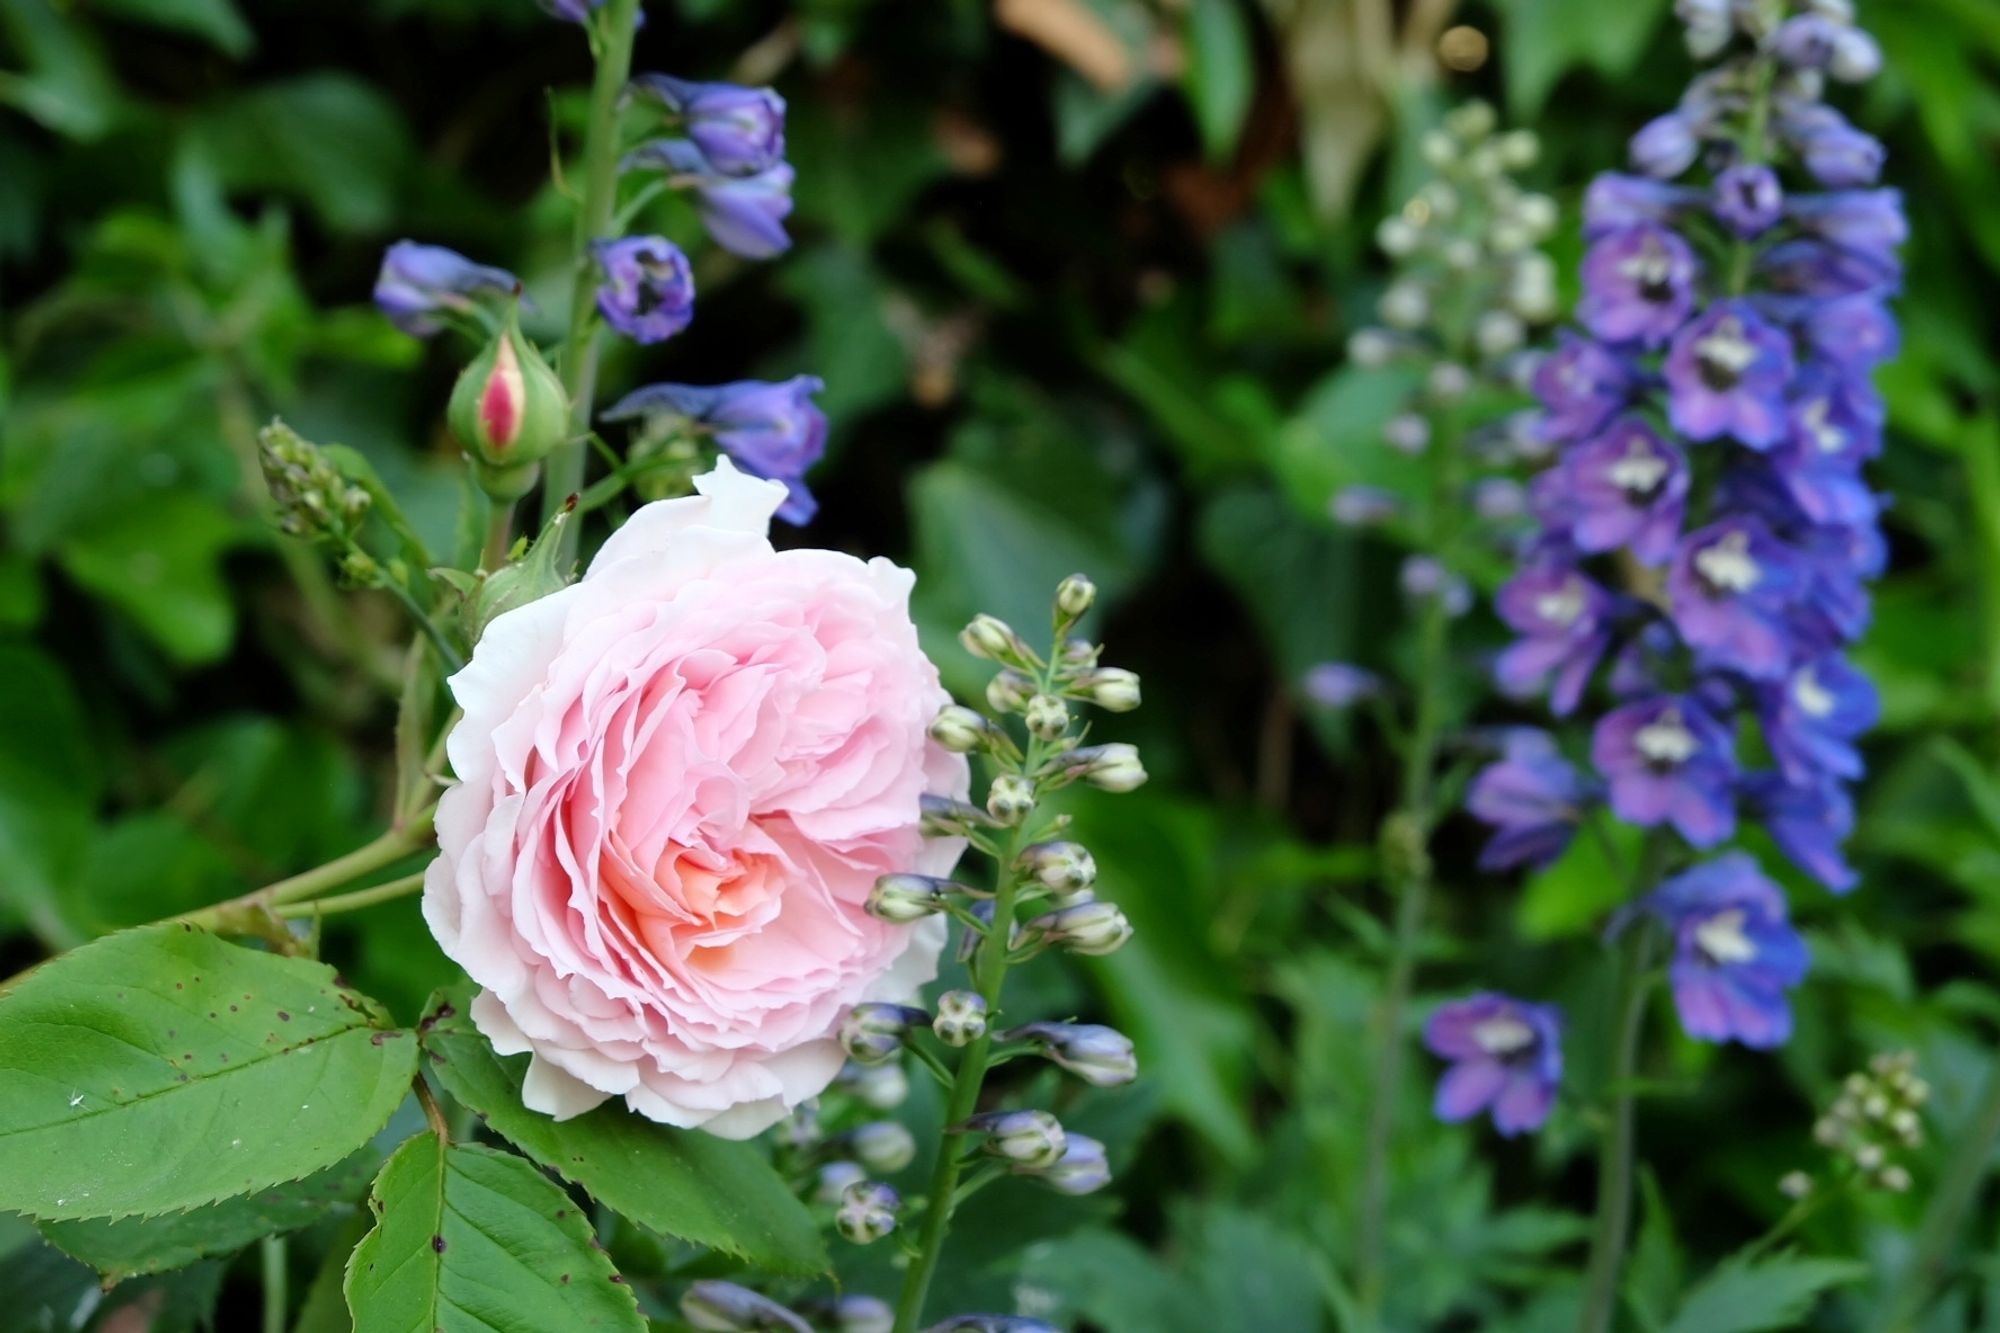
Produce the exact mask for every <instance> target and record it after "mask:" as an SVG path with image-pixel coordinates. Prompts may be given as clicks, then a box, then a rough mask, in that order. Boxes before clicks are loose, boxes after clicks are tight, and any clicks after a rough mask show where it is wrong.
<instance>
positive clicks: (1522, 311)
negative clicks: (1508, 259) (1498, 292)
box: [1507, 252, 1556, 324]
mask: <svg viewBox="0 0 2000 1333" xmlns="http://www.w3.org/2000/svg"><path fill="white" fill-rule="evenodd" d="M1507 304H1508V305H1509V306H1511V307H1512V308H1513V311H1514V313H1515V314H1517V315H1519V316H1520V317H1521V318H1522V319H1525V320H1527V321H1528V322H1529V323H1531V324H1541V323H1545V322H1547V321H1548V320H1551V319H1553V318H1555V315H1556V266H1555V261H1554V260H1552V259H1550V258H1549V257H1548V256H1547V255H1545V254H1541V253H1538V252H1531V253H1529V254H1525V255H1522V256H1521V257H1520V259H1519V261H1518V262H1516V263H1515V265H1514V271H1513V272H1512V273H1510V274H1508V275H1507Z"/></svg>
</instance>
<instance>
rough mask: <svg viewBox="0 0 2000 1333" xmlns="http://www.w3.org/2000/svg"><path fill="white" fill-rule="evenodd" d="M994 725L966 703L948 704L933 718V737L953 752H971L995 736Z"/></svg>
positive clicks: (931, 732) (931, 730) (931, 731)
mask: <svg viewBox="0 0 2000 1333" xmlns="http://www.w3.org/2000/svg"><path fill="white" fill-rule="evenodd" d="M993 733H994V726H993V724H992V723H991V722H989V721H987V720H986V718H984V717H982V716H980V714H978V713H976V712H974V711H973V710H972V709H970V708H967V707H966V706H965V705H964V704H947V705H945V706H944V707H943V708H940V709H939V710H938V715H937V716H936V717H935V718H933V719H931V727H930V734H931V739H932V740H934V741H936V742H937V743H938V744H939V745H941V746H943V747H944V748H945V749H947V750H949V751H951V752H952V753H953V754H970V753H972V752H973V751H974V750H977V749H978V748H979V747H981V746H982V745H985V744H987V742H988V741H990V740H991V739H992V737H993Z"/></svg>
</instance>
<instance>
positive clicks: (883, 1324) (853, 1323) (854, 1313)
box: [830, 1292, 896, 1333]
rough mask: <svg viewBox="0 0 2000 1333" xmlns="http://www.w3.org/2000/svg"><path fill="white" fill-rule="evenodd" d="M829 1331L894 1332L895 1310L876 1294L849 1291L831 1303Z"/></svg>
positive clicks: (844, 1332) (840, 1332) (834, 1332)
mask: <svg viewBox="0 0 2000 1333" xmlns="http://www.w3.org/2000/svg"><path fill="white" fill-rule="evenodd" d="M830 1318H831V1320H832V1324H831V1333H894V1330H895V1327H896V1312H895V1311H894V1310H893V1309H891V1308H890V1307H889V1303H888V1302H887V1301H885V1300H883V1299H881V1298H880V1297H878V1296H864V1295H859V1294H857V1293H852V1292H850V1293H849V1294H848V1295H845V1296H842V1297H841V1298H840V1299H839V1300H837V1301H835V1302H834V1303H833V1309H832V1310H831V1311H830Z"/></svg>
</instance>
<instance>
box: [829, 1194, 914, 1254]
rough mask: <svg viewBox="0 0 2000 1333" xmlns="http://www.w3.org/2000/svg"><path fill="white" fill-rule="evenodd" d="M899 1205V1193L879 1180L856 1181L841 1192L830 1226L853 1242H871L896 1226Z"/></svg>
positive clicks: (900, 1202) (900, 1201)
mask: <svg viewBox="0 0 2000 1333" xmlns="http://www.w3.org/2000/svg"><path fill="white" fill-rule="evenodd" d="M902 1205H903V1200H902V1196H900V1195H898V1194H897V1193H896V1191H894V1190H893V1189H890V1188H889V1187H888V1186H887V1185H884V1184H882V1183H881V1182H880V1181H872V1180H864V1181H859V1182H857V1183H855V1184H853V1185H849V1186H848V1187H847V1189H846V1190H845V1191H844V1192H843V1193H842V1194H841V1196H840V1207H839V1208H837V1209H835V1210H834V1214H833V1226H834V1230H836V1231H838V1232H839V1233H840V1234H841V1237H842V1239H844V1240H848V1241H851V1242H853V1243H854V1244H856V1245H868V1244H872V1243H873V1242H875V1241H878V1240H880V1239H882V1237H884V1236H886V1235H888V1234H889V1233H890V1232H892V1231H894V1230H895V1229H896V1214H897V1212H898V1211H899V1210H900V1209H901V1208H902Z"/></svg>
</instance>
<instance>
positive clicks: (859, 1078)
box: [840, 1060, 910, 1111]
mask: <svg viewBox="0 0 2000 1333" xmlns="http://www.w3.org/2000/svg"><path fill="white" fill-rule="evenodd" d="M840 1086H841V1087H843V1088H845V1089H847V1091H849V1092H851V1093H853V1094H854V1096H855V1097H856V1098H857V1099H859V1101H860V1102H861V1104H862V1105H864V1106H867V1107H870V1108H872V1109H874V1110H877V1111H893V1110H895V1109H896V1108H897V1107H898V1106H901V1105H902V1104H903V1103H904V1102H905V1101H906V1100H908V1098H909V1095H910V1076H909V1075H908V1074H906V1073H904V1072H903V1065H902V1062H901V1061H899V1060H890V1061H885V1062H884V1063H882V1064H864V1063H862V1062H860V1061H857V1060H850V1061H848V1063H847V1065H846V1066H845V1067H844V1068H843V1069H842V1070H841V1071H840Z"/></svg>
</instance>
